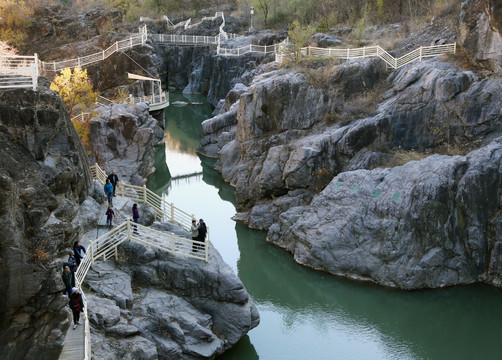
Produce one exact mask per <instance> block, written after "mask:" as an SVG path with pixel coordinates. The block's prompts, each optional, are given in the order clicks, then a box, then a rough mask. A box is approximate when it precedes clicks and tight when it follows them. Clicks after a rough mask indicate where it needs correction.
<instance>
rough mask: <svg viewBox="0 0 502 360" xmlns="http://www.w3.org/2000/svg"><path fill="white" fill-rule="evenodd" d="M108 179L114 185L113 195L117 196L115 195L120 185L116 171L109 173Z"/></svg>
mask: <svg viewBox="0 0 502 360" xmlns="http://www.w3.org/2000/svg"><path fill="white" fill-rule="evenodd" d="M107 179H108V180H110V182H111V183H112V185H113V196H117V195H115V190H117V186H119V177H118V176H117V174H115V171H112V173H111V174H110V175H108V177H107Z"/></svg>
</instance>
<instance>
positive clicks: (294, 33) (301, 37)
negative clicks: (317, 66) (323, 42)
mask: <svg viewBox="0 0 502 360" xmlns="http://www.w3.org/2000/svg"><path fill="white" fill-rule="evenodd" d="M314 34H315V27H314V26H312V25H305V26H304V25H301V24H300V23H299V22H298V21H297V20H295V21H293V23H292V24H291V26H290V27H289V30H288V35H289V39H290V40H291V44H292V45H293V51H294V53H295V58H296V59H297V60H299V59H300V58H301V48H302V47H304V46H306V45H308V40H309V38H310V37H311V36H312V35H314Z"/></svg>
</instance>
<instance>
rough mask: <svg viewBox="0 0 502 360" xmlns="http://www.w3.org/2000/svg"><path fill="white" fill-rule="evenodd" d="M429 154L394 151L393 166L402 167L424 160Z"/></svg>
mask: <svg viewBox="0 0 502 360" xmlns="http://www.w3.org/2000/svg"><path fill="white" fill-rule="evenodd" d="M429 155H430V154H425V153H420V152H417V151H396V152H394V163H393V164H392V165H393V166H402V165H404V164H406V163H409V162H410V161H418V160H422V159H425V158H426V157H428V156H429Z"/></svg>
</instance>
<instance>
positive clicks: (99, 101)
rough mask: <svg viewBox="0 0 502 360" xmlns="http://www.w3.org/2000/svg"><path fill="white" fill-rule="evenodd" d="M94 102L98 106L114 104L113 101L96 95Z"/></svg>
mask: <svg viewBox="0 0 502 360" xmlns="http://www.w3.org/2000/svg"><path fill="white" fill-rule="evenodd" d="M96 104H97V105H100V106H109V105H114V104H116V103H115V101H113V100H110V99H107V98H105V97H104V96H101V95H98V97H97V98H96Z"/></svg>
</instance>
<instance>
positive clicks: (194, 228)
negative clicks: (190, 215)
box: [190, 219, 199, 252]
mask: <svg viewBox="0 0 502 360" xmlns="http://www.w3.org/2000/svg"><path fill="white" fill-rule="evenodd" d="M190 232H191V233H192V240H194V241H198V240H199V227H198V226H197V221H196V220H195V219H193V220H192V226H191V227H190ZM192 251H193V252H196V251H197V245H196V244H195V243H192Z"/></svg>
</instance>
